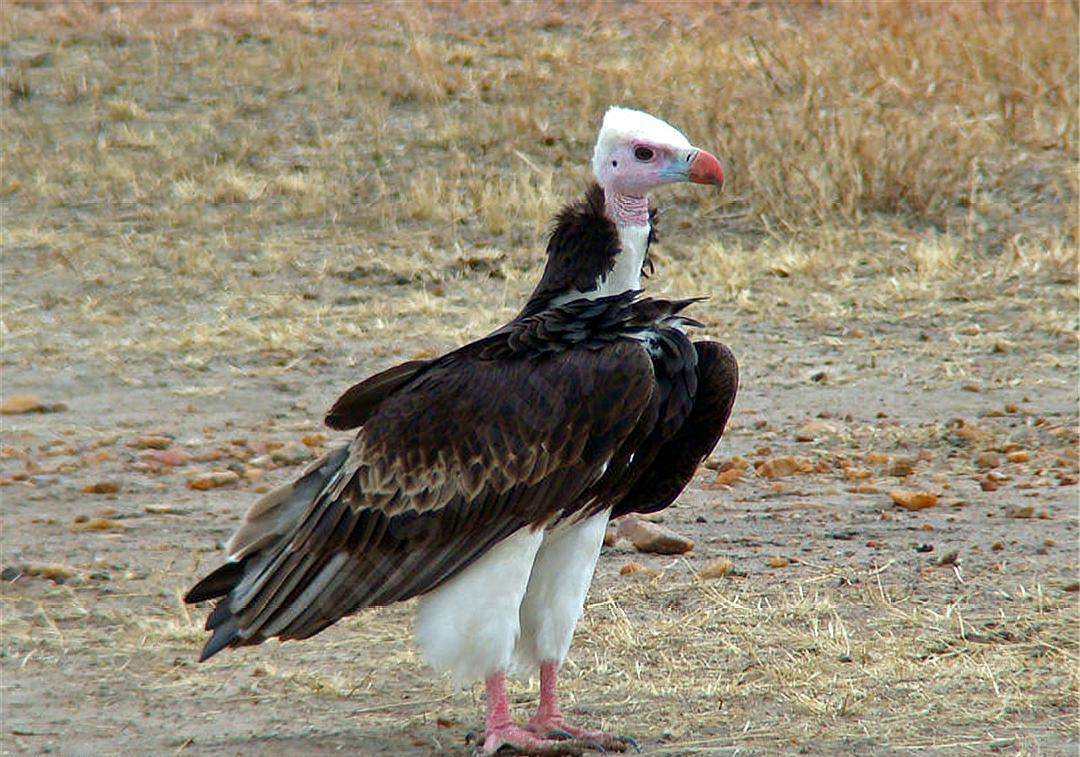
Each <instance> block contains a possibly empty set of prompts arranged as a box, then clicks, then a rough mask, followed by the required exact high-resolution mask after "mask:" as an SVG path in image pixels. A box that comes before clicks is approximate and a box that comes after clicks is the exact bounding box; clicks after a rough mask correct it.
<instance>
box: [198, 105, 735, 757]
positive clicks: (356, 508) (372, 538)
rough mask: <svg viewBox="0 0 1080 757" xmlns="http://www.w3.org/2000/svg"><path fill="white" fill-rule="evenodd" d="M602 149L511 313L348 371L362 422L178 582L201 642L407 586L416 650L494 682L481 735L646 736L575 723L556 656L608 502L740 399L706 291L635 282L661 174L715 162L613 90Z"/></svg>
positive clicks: (468, 676) (597, 740) (669, 490)
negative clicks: (707, 308)
mask: <svg viewBox="0 0 1080 757" xmlns="http://www.w3.org/2000/svg"><path fill="white" fill-rule="evenodd" d="M591 163H592V173H593V174H594V178H595V181H594V182H592V183H590V185H589V186H588V187H587V189H586V191H585V193H584V196H583V197H582V198H580V199H578V200H577V201H574V202H571V203H569V204H568V205H567V206H565V207H564V208H563V209H562V210H561V211H560V212H559V213H558V215H557V217H556V219H555V223H554V226H553V229H552V231H551V234H550V237H549V240H548V244H547V250H546V252H547V259H546V264H545V267H544V270H543V273H542V275H541V278H540V280H539V282H538V283H537V285H536V287H535V288H534V289H533V291H532V293H531V295H530V296H529V298H528V300H527V301H526V303H525V305H524V306H523V308H522V309H521V311H520V312H519V313H518V314H517V315H516V316H515V317H514V318H513V319H511V320H510V321H509V322H508V323H506V324H505V325H503V326H502V327H500V328H498V329H496V330H495V331H493V332H491V333H489V334H487V335H486V336H483V337H481V338H479V339H477V340H475V341H473V342H470V343H468V344H466V345H464V346H462V347H459V348H457V349H454V350H452V351H449V352H447V353H445V354H443V355H441V356H439V357H436V358H432V359H424V360H411V361H408V362H404V363H401V364H399V365H396V366H393V367H391V368H389V369H386V370H384V371H382V372H380V373H377V374H375V375H373V376H371V377H369V378H367V379H365V380H363V381H361V382H360V383H358V384H356V385H355V386H352V387H351V388H349V389H348V390H346V391H345V392H344V393H343V394H342V395H341V396H340V397H339V398H338V400H337V401H336V402H335V403H334V404H333V406H332V407H331V409H330V410H329V411H328V412H327V414H326V417H325V422H326V424H327V425H328V426H329V427H330V428H332V429H336V430H341V431H346V430H348V431H355V435H354V436H353V437H352V440H351V441H350V442H349V443H348V444H345V445H343V446H340V447H337V448H335V449H333V450H331V451H330V452H328V453H327V454H325V455H324V456H323V457H321V458H319V459H318V460H316V461H315V462H314V463H312V464H311V465H310V466H309V467H308V468H307V469H306V470H305V471H304V472H303V473H302V475H301V476H300V477H299V478H298V479H296V480H295V481H293V482H290V483H287V484H284V485H282V486H280V487H278V488H277V489H274V490H272V491H271V492H269V493H268V494H266V495H265V496H264V498H262V499H261V500H259V501H257V502H255V503H254V504H253V505H252V506H251V508H250V510H249V511H248V512H247V514H246V516H245V518H244V520H243V522H242V523H241V525H240V527H239V529H238V530H237V531H236V533H235V534H234V535H233V536H232V538H231V539H230V541H229V542H228V544H227V547H226V548H227V554H228V560H227V562H225V563H224V564H223V565H221V566H220V567H218V568H217V569H216V570H214V571H213V572H211V573H210V574H209V575H207V576H206V577H204V578H203V579H202V580H201V581H199V582H198V583H197V584H195V586H194V587H192V588H191V589H190V591H188V592H187V594H186V595H185V601H186V602H188V603H199V602H205V601H209V600H214V601H215V602H216V603H215V605H214V606H213V609H212V611H211V612H210V613H209V616H208V617H207V620H206V626H205V627H206V630H207V631H210V632H211V635H210V638H209V639H208V641H207V642H206V644H205V646H204V647H203V650H202V653H201V656H200V662H201V661H203V660H206V659H208V658H210V657H212V656H213V655H215V654H217V653H218V652H220V651H221V650H223V649H225V648H229V647H243V646H248V645H254V644H260V643H262V642H263V641H264V640H266V639H269V638H273V637H276V638H278V639H280V640H293V639H306V638H309V637H312V636H314V635H315V634H318V633H319V632H320V631H322V630H324V629H325V628H327V627H329V626H330V625H332V624H334V623H335V622H337V621H338V620H340V619H341V618H343V617H346V616H349V615H352V614H355V613H358V612H360V611H361V610H363V609H364V608H367V607H373V606H381V605H388V604H391V603H395V602H400V601H404V600H407V599H410V598H413V597H419V601H418V607H417V614H416V618H415V623H414V635H415V637H416V641H417V642H418V645H419V647H420V649H421V651H422V653H423V656H424V659H425V660H426V661H427V662H428V663H429V664H430V665H431V666H432V667H433V668H435V670H437V671H441V672H443V673H449V674H450V675H451V676H452V677H453V679H454V681H455V682H456V683H457V684H458V685H459V686H466V685H470V684H473V683H475V682H478V681H483V683H484V687H485V695H486V705H485V714H484V723H485V728H484V734H483V736H482V737H481V740H480V748H479V751H480V753H482V754H494V753H495V752H497V751H499V750H500V749H508V750H515V751H517V752H518V753H527V754H580V753H582V751H583V750H590V749H593V750H601V751H603V750H608V751H625V750H626V749H628V748H636V746H637V744H636V742H635V741H634V740H633V739H631V738H628V737H625V736H619V735H615V734H610V733H605V732H602V731H598V730H591V729H588V728H583V727H578V726H575V725H572V724H570V723H569V722H568V721H567V718H566V717H565V716H564V715H563V713H562V711H561V710H560V707H559V701H558V691H557V689H558V686H557V683H558V672H559V669H560V667H561V666H562V664H563V662H564V661H565V659H566V657H567V654H568V652H569V649H570V645H571V639H572V636H573V633H574V629H575V627H576V625H577V623H578V621H579V619H580V618H581V616H582V613H583V607H584V602H585V598H586V594H587V592H588V589H589V585H590V583H591V582H592V578H593V574H594V572H595V568H596V564H597V561H598V558H599V555H600V550H601V545H602V542H603V538H604V533H605V530H606V528H607V525H608V523H609V521H610V520H612V519H614V518H618V517H620V516H623V515H627V514H630V513H650V512H656V511H659V510H662V509H664V508H666V507H667V506H668V505H670V504H671V503H672V502H673V501H674V500H675V499H676V498H677V497H678V495H679V494H680V493H681V492H682V490H683V489H684V488H685V487H686V485H687V484H688V483H689V481H690V479H691V478H692V476H693V475H694V472H695V470H696V469H697V467H698V466H699V464H700V463H701V462H702V460H703V459H704V458H705V457H706V456H708V455H709V454H710V453H711V452H712V450H713V449H714V447H715V446H716V444H717V443H718V441H719V440H720V437H721V435H722V434H723V431H724V427H725V425H726V423H727V420H728V417H729V415H730V413H731V410H732V406H733V404H734V401H735V396H736V393H737V391H738V384H739V375H738V364H737V362H736V360H735V357H734V356H733V354H732V352H731V350H730V349H729V348H728V347H727V346H725V345H723V344H721V343H719V342H714V341H691V339H690V337H689V336H688V334H687V332H688V329H690V328H693V327H697V326H700V325H701V324H700V323H699V322H697V321H695V320H694V319H693V318H692V317H690V315H688V309H689V308H690V307H691V306H692V305H693V304H694V302H696V301H697V299H699V298H689V299H680V300H673V299H656V298H650V297H647V296H645V294H644V292H643V290H642V279H643V276H644V275H645V274H646V271H647V269H648V268H649V261H648V250H649V246H650V243H651V242H653V241H654V240H655V233H654V226H655V222H656V215H655V211H654V210H652V209H650V205H649V195H650V193H651V192H652V191H653V190H655V189H657V188H658V187H661V186H663V185H667V184H674V183H678V182H694V183H699V184H704V185H713V186H716V187H721V186H722V185H723V182H724V174H723V169H722V168H721V164H720V162H719V161H718V160H717V158H716V157H714V156H713V155H712V154H710V153H709V152H707V151H705V150H703V149H700V148H697V147H694V146H693V145H692V144H691V143H690V142H689V141H688V139H687V138H686V136H684V135H683V133H682V132H680V131H678V130H677V129H676V128H674V127H673V126H671V125H670V124H668V123H666V122H665V121H662V120H660V119H659V118H656V117H654V116H652V115H649V114H647V113H645V112H643V111H639V110H633V109H629V108H623V107H612V108H609V109H608V110H607V111H606V112H605V114H604V116H603V119H602V123H601V125H600V129H599V133H598V136H597V140H596V143H595V147H594V150H593V155H592V162H591ZM537 670H538V671H539V678H540V701H539V706H538V709H537V711H536V713H535V715H533V717H531V718H530V719H529V720H528V721H525V722H522V723H519V722H518V721H515V720H514V719H513V718H512V715H511V711H510V704H509V700H508V696H507V688H506V686H507V677H508V676H511V675H516V674H519V673H525V674H531V673H532V672H533V671H537Z"/></svg>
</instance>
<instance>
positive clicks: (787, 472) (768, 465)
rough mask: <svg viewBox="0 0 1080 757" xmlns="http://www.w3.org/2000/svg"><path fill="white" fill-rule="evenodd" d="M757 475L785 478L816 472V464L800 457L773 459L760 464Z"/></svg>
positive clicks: (757, 466) (757, 467)
mask: <svg viewBox="0 0 1080 757" xmlns="http://www.w3.org/2000/svg"><path fill="white" fill-rule="evenodd" d="M755 467H756V469H757V473H758V475H759V476H762V477H763V478H783V477H784V476H792V475H796V474H799V473H809V472H811V471H812V470H814V464H813V463H811V462H810V461H809V460H807V459H805V458H800V457H773V458H770V459H769V460H765V461H763V462H760V463H758V464H757V465H756V466H755Z"/></svg>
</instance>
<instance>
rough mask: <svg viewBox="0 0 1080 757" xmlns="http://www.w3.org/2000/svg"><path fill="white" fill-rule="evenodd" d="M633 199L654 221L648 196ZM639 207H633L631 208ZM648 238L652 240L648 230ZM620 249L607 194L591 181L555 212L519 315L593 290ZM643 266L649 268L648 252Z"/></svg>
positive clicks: (608, 271)
mask: <svg viewBox="0 0 1080 757" xmlns="http://www.w3.org/2000/svg"><path fill="white" fill-rule="evenodd" d="M618 197H622V196H621V195H619V196H618ZM632 199H633V200H637V199H641V200H644V201H645V203H646V204H645V207H644V212H645V214H646V222H653V223H655V212H650V211H649V210H648V200H646V199H645V198H632ZM638 210H639V209H637V208H635V211H634V212H635V213H636V212H638ZM649 241H650V242H652V241H654V236H653V233H652V232H651V231H650V233H649ZM621 250H622V247H621V245H620V243H619V231H618V228H617V227H616V226H615V222H614V221H612V219H611V216H610V215H609V198H607V197H605V196H604V190H603V189H601V188H600V185H599V184H595V183H594V184H592V185H590V186H589V188H588V190H586V192H585V197H583V198H582V199H581V200H578V201H577V202H574V203H571V204H569V205H567V206H566V207H564V208H563V209H562V210H561V211H559V214H558V216H556V218H555V228H554V229H553V230H552V232H551V237H550V238H549V239H548V245H547V264H546V265H545V266H544V274H543V276H542V277H541V278H540V283H539V284H537V285H536V289H534V290H533V293H532V294H531V295H530V296H529V300H528V302H527V303H526V304H525V307H524V308H523V309H522V311H521V315H532V314H534V313H537V312H539V311H541V310H543V309H544V308H546V307H547V306H548V304H549V303H550V302H551V300H552V299H554V298H555V297H558V296H559V295H563V294H567V293H569V292H575V291H576V292H592V291H595V290H596V288H597V284H598V282H599V281H600V279H602V278H603V277H605V276H607V274H609V273H611V270H612V268H614V267H615V259H616V258H617V257H618V255H619V252H620V251H621ZM643 268H644V269H649V270H651V268H652V263H651V262H650V261H649V259H648V254H646V258H645V264H644V266H643Z"/></svg>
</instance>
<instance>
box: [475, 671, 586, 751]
mask: <svg viewBox="0 0 1080 757" xmlns="http://www.w3.org/2000/svg"><path fill="white" fill-rule="evenodd" d="M484 683H485V686H486V688H487V717H486V723H485V726H486V727H485V733H484V746H483V747H482V748H481V753H482V754H495V753H496V752H498V751H499V750H500V749H502V748H503V747H509V748H510V749H511V750H513V751H514V752H516V753H518V754H540V755H553V754H561V755H579V754H581V753H582V752H583V751H584V750H585V749H588V748H590V746H593V744H592V743H590V742H587V741H585V740H582V739H568V740H562V739H559V740H557V739H549V738H544V736H543V735H542V734H541V735H537V734H536V733H534V732H533V731H530V730H526V729H525V728H522V727H521V726H519V725H517V724H516V723H514V721H513V719H512V718H511V717H510V699H509V697H507V696H506V675H505V674H504V673H496V674H495V675H493V676H491V677H490V678H488V679H487V681H485V682H484Z"/></svg>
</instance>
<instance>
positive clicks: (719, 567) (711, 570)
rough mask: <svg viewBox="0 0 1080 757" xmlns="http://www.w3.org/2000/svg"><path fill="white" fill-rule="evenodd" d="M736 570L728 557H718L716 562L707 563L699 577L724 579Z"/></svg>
mask: <svg viewBox="0 0 1080 757" xmlns="http://www.w3.org/2000/svg"><path fill="white" fill-rule="evenodd" d="M734 569H735V563H733V562H732V561H731V560H729V559H727V558H726V557H718V558H716V559H715V560H709V562H707V563H705V565H704V567H702V569H701V570H700V571H699V572H698V575H699V576H701V577H702V578H709V579H712V578H723V577H724V576H726V575H728V574H729V573H731V571H732V570H734Z"/></svg>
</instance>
